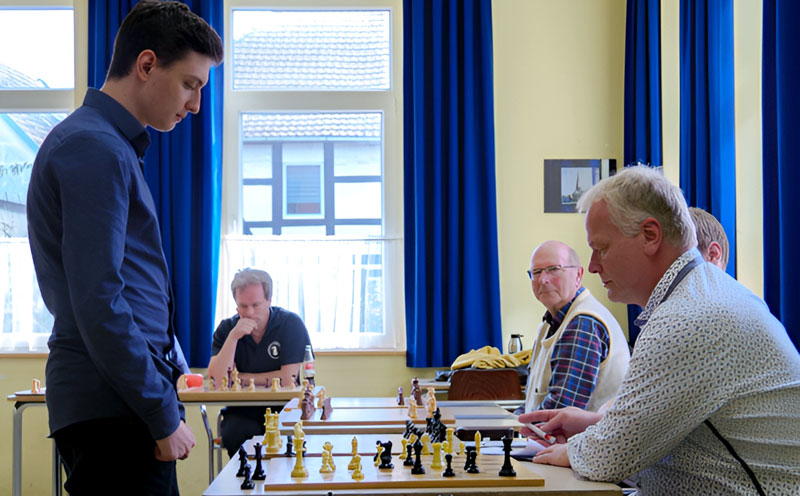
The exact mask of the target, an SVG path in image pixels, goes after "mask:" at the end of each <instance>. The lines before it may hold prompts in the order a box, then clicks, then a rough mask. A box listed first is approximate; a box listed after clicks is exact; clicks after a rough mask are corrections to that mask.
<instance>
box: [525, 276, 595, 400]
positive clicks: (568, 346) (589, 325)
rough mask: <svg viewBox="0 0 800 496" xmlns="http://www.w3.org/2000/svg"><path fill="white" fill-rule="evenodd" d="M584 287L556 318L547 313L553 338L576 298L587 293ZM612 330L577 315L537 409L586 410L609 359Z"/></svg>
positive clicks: (554, 358) (558, 346)
mask: <svg viewBox="0 0 800 496" xmlns="http://www.w3.org/2000/svg"><path fill="white" fill-rule="evenodd" d="M583 289H584V288H583V287H581V288H580V289H579V290H578V292H577V293H575V297H573V298H572V300H570V302H569V303H567V304H566V305H564V306H563V307H562V308H561V310H559V311H558V313H557V314H556V315H555V316H552V315H550V312H546V313H545V315H544V320H546V321H547V322H548V323H549V324H550V332H549V333H548V334H549V335H552V333H554V332H556V330H557V329H558V328H559V326H560V325H561V323H562V322H563V320H564V317H565V316H566V315H567V312H569V309H570V307H571V306H572V303H573V302H574V301H575V298H577V296H578V295H579V294H581V293H582V292H583ZM608 349H609V338H608V329H606V326H604V325H603V324H602V323H600V321H599V320H597V319H595V318H594V317H590V316H588V315H577V316H576V317H575V318H573V319H572V321H570V322H569V323H568V324H567V328H566V329H565V330H564V332H563V333H562V334H561V339H559V340H558V342H557V343H555V345H554V346H553V355H552V357H551V359H550V368H551V370H552V374H551V376H550V384H549V386H548V387H547V396H545V398H544V400H543V401H542V403H541V404H540V405H538V407H537V409H549V408H562V407H565V406H576V407H578V408H582V409H586V405H587V404H588V403H589V397H590V396H591V395H592V391H594V387H595V384H596V383H597V373H598V371H599V368H600V363H602V361H603V360H605V358H606V357H607V356H608Z"/></svg>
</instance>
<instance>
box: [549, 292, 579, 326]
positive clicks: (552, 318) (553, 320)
mask: <svg viewBox="0 0 800 496" xmlns="http://www.w3.org/2000/svg"><path fill="white" fill-rule="evenodd" d="M583 290H584V287H583V286H581V287H580V288H578V290H577V291H576V292H575V296H573V297H572V299H571V300H569V302H567V304H566V305H564V306H563V307H561V308H560V309H559V310H558V312H556V314H555V315H551V314H550V311H547V312H545V313H544V317H542V320H543V321H545V322H547V323H548V324H550V328H551V329H557V328H558V326H560V325H561V323H562V322H563V321H564V317H566V316H567V312H569V309H570V307H571V306H572V302H574V301H575V298H577V297H578V295H579V294H581V293H583Z"/></svg>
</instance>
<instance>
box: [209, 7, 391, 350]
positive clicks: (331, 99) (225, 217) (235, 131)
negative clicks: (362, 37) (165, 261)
mask: <svg viewBox="0 0 800 496" xmlns="http://www.w3.org/2000/svg"><path fill="white" fill-rule="evenodd" d="M239 8H242V9H254V8H266V9H279V10H298V11H306V10H389V11H390V12H391V14H390V16H391V20H390V22H391V25H390V37H391V67H390V81H391V87H390V89H389V90H361V91H353V90H333V91H331V90H328V91H318V90H298V91H286V90H264V91H256V90H234V89H233V75H232V73H233V69H232V68H230V69H229V70H226V71H225V86H224V88H225V89H224V110H223V164H225V166H224V167H223V179H222V191H223V195H222V220H221V230H220V232H221V238H222V239H221V244H222V250H221V257H220V277H219V283H218V284H219V288H218V292H217V295H218V297H217V306H216V318H215V320H219V319H220V318H221V317H223V316H227V315H229V314H232V313H233V312H234V311H235V305H234V303H233V300H232V298H231V296H230V290H229V284H230V281H229V280H224V279H225V278H226V277H227V276H226V267H225V261H224V260H223V257H224V256H225V239H226V238H227V239H239V238H241V237H243V236H244V235H242V234H239V233H242V230H243V224H242V222H243V221H242V219H243V217H242V212H243V204H242V198H241V196H240V194H239V188H240V187H241V184H242V160H241V157H240V153H239V143H240V142H242V141H243V140H242V136H241V134H240V133H241V130H240V128H239V122H240V116H241V114H242V113H247V112H268V113H273V112H287V113H301V112H337V113H338V112H376V111H379V112H381V113H382V114H383V117H382V122H383V150H382V161H383V186H382V187H383V190H382V193H383V205H382V210H383V219H382V224H383V236H382V237H381V238H370V239H378V240H383V241H384V247H383V258H384V260H383V273H384V281H383V284H384V286H383V298H384V332H385V335H386V337H385V339H384V340H383V341H382V342H380V343H379V344H377V345H370V344H367V347H359V348H358V349H355V350H352V349H350V350H348V351H365V350H366V351H369V350H372V349H382V350H395V351H404V350H405V346H406V345H405V321H404V318H405V311H404V305H403V302H404V289H403V288H404V284H403V274H404V270H403V243H402V239H403V208H402V202H403V198H402V196H403V170H402V167H403V149H402V142H403V141H402V132H403V126H402V109H403V101H402V88H403V86H402V83H403V81H402V33H403V28H402V26H403V24H402V22H403V19H402V0H349V1H346V2H341V1H338V2H337V1H332V0H309V1H307V2H304V3H303V4H302V5H301V6H298V5H297V3H296V2H294V1H292V0H225V2H224V26H225V29H224V36H225V50H226V52H225V55H226V60H233V58H232V55H231V53H232V49H233V40H232V29H231V22H232V17H233V16H232V12H233V10H234V9H239ZM272 180H273V181H274V177H273V178H272ZM273 186H274V184H273ZM324 186H325V183H324V182H323V188H324ZM274 196H275V190H274V189H273V204H274V201H275V199H274ZM326 196H327V195H326ZM281 202H282V203H283V202H284V200H283V199H281ZM273 218H274V213H273ZM248 238H253V236H248ZM256 238H262V236H256ZM263 238H264V239H286V236H285V235H284V236H275V235H273V236H263ZM328 238H329V239H330V237H328ZM296 239H316V240H324V239H325V237H324V236H320V237H310V236H309V237H302V238H301V237H297V238H296ZM349 239H352V238H349ZM227 269H230V268H227ZM267 270H269V269H268V268H267ZM274 303H275V304H277V305H280V302H279V301H276V302H274ZM289 310H291V309H289Z"/></svg>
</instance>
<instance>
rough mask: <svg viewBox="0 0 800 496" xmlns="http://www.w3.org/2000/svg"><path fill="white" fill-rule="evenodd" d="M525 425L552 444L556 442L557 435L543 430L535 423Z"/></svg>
mask: <svg viewBox="0 0 800 496" xmlns="http://www.w3.org/2000/svg"><path fill="white" fill-rule="evenodd" d="M525 427H527V428H528V429H530V430H532V431H533V433H534V434H536V435H537V436H539V437H540V438H542V439H544V440H545V441H547V442H548V443H550V444H554V443H555V442H556V438H555V436H553V435H551V434H548V433H546V432H545V431H543V430H541V429H540V428H538V427H536V426H535V425H533V424H525Z"/></svg>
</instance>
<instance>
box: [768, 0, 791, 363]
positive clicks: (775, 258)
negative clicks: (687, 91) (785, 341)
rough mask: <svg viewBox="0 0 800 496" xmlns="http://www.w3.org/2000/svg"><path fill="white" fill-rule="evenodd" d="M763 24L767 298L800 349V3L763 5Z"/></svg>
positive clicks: (781, 0) (780, 0)
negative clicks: (799, 302)
mask: <svg viewBox="0 0 800 496" xmlns="http://www.w3.org/2000/svg"><path fill="white" fill-rule="evenodd" d="M763 22H764V31H763V37H764V41H763V45H762V50H763V58H762V64H763V73H762V78H763V79H762V83H763V85H762V112H763V115H762V119H763V122H762V127H763V128H762V133H763V134H762V139H763V141H762V146H763V154H764V163H763V189H764V299H765V300H766V301H767V304H768V305H769V308H770V310H771V311H772V313H773V314H775V316H776V317H778V318H779V319H780V320H781V322H783V325H784V326H785V327H786V330H787V331H788V332H789V336H790V337H791V338H792V342H794V345H795V347H797V348H798V349H800V307H798V305H797V293H795V291H797V288H796V286H797V278H798V276H800V259H799V258H798V257H797V252H796V249H797V246H798V245H799V244H800V234H798V230H797V224H798V221H797V215H796V212H797V202H796V201H795V200H796V199H795V198H794V195H795V194H796V193H797V185H798V184H800V168H798V166H797V157H798V156H800V124H798V123H797V116H798V115H800V91H798V90H799V89H800V32H798V31H797V26H798V25H800V3H798V2H797V1H795V0H764V19H763Z"/></svg>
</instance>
